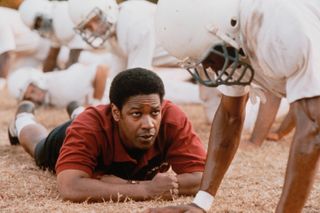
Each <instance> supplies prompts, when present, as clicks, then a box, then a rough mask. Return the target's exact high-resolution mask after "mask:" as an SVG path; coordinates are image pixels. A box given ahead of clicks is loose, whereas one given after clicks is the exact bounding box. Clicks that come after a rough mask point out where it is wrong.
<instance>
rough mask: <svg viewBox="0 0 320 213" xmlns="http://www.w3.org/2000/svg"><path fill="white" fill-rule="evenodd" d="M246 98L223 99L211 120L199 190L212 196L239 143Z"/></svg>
mask: <svg viewBox="0 0 320 213" xmlns="http://www.w3.org/2000/svg"><path fill="white" fill-rule="evenodd" d="M246 100H247V98H246V97H239V98H230V97H227V98H226V97H225V96H224V97H223V98H222V100H221V104H220V106H219V108H218V111H217V113H216V115H215V118H214V120H213V124H212V128H211V134H210V138H209V146H208V155H207V160H206V167H205V171H204V174H203V179H202V183H201V187H200V189H201V190H203V191H207V192H209V193H210V194H212V195H216V192H217V190H218V188H219V186H220V183H221V181H222V179H223V177H224V174H225V173H226V171H227V169H228V167H229V165H230V163H231V161H232V159H233V157H234V155H235V153H236V151H237V149H238V146H239V142H240V135H241V130H242V125H243V120H244V109H245V104H246Z"/></svg>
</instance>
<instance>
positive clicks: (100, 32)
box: [76, 9, 114, 48]
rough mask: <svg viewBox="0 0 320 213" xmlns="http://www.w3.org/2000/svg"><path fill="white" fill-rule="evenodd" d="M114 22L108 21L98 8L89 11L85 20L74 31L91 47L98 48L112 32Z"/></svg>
mask: <svg viewBox="0 0 320 213" xmlns="http://www.w3.org/2000/svg"><path fill="white" fill-rule="evenodd" d="M113 26H114V24H113V23H110V22H108V20H107V18H106V15H105V14H104V13H103V12H102V11H101V10H99V9H94V10H92V11H91V12H90V14H89V15H88V17H87V18H86V20H83V21H82V22H81V23H80V24H79V25H78V26H77V27H76V32H77V33H78V34H79V35H80V36H81V37H82V38H83V39H84V40H85V41H86V42H87V43H88V44H89V45H91V46H92V47H94V48H99V47H101V46H102V45H103V44H104V42H105V41H106V40H107V39H108V38H109V37H110V36H112V34H113V30H114V28H113Z"/></svg>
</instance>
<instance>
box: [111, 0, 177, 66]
mask: <svg viewBox="0 0 320 213" xmlns="http://www.w3.org/2000/svg"><path fill="white" fill-rule="evenodd" d="M119 7H120V11H119V17H118V21H117V25H116V34H117V44H118V47H115V49H116V50H114V51H115V52H117V53H118V54H119V55H122V56H123V57H124V58H126V59H127V60H126V61H127V66H126V67H127V68H133V67H138V66H139V67H144V68H147V69H150V68H152V65H155V66H163V65H172V64H174V63H176V62H177V61H176V60H175V58H174V57H172V56H169V55H168V53H167V52H165V51H164V50H163V49H162V48H161V47H160V46H159V45H158V42H157V40H156V38H155V31H154V30H155V29H154V15H155V11H156V5H155V4H152V3H150V2H147V1H144V0H131V1H126V2H123V3H121V4H120V5H119ZM111 43H112V42H111Z"/></svg>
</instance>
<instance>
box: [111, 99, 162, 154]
mask: <svg viewBox="0 0 320 213" xmlns="http://www.w3.org/2000/svg"><path fill="white" fill-rule="evenodd" d="M112 107H113V109H112V112H113V116H114V118H115V120H116V121H118V124H119V133H120V138H121V141H122V143H123V144H124V146H125V147H126V148H127V149H141V150H146V149H149V148H150V147H152V146H153V144H154V142H155V139H156V136H157V134H158V131H159V128H160V123H161V102H160V97H159V95H158V94H151V95H137V96H133V97H130V98H129V99H128V101H127V102H126V103H125V104H124V105H123V108H122V110H121V111H119V110H118V108H117V107H116V106H115V105H112Z"/></svg>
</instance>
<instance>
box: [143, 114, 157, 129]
mask: <svg viewBox="0 0 320 213" xmlns="http://www.w3.org/2000/svg"><path fill="white" fill-rule="evenodd" d="M153 127H154V123H153V118H152V117H151V116H149V115H145V116H143V117H142V128H145V129H150V128H153Z"/></svg>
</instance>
